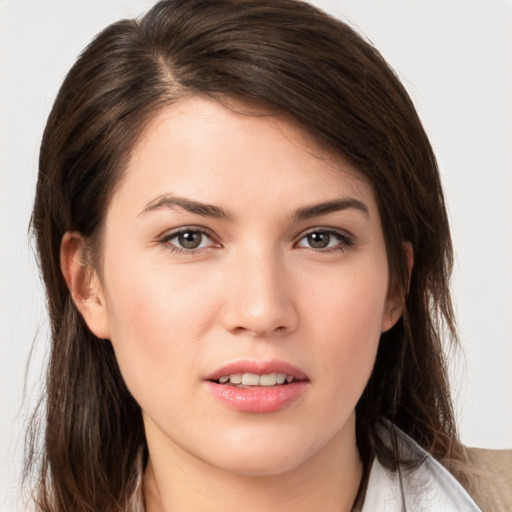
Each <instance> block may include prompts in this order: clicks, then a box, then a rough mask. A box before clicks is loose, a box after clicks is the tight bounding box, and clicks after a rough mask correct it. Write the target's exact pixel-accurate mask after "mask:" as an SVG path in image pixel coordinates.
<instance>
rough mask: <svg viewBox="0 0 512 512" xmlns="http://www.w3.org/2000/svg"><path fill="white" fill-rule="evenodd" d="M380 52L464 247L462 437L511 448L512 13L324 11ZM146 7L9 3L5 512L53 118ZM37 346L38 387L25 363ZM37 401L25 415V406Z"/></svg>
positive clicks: (330, 4)
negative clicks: (409, 102)
mask: <svg viewBox="0 0 512 512" xmlns="http://www.w3.org/2000/svg"><path fill="white" fill-rule="evenodd" d="M313 3H315V4H317V5H319V6H321V7H323V8H325V9H326V10H329V11H330V12H333V13H335V14H337V15H339V16H341V17H342V18H344V19H346V20H348V21H349V22H350V23H351V24H352V25H354V26H355V27H356V28H358V29H359V30H360V31H362V32H363V33H364V34H366V36H367V37H368V38H369V39H370V40H371V41H372V42H373V43H374V44H375V45H376V46H377V48H378V49H379V50H380V51H381V52H382V53H383V55H384V57H385V58H386V59H387V60H388V62H389V63H390V64H391V65H392V66H393V67H394V68H395V70H396V71H397V73H398V75H399V77H400V78H401V79H402V80H403V82H404V83H405V86H406V87H407V89H408V91H409V93H410V94H411V96H412V98H413V101H414V102H415V104H416V106H417V108H418V110H419V112H420V115H421V117H422V119H423V122H424V125H425V127H426V129H427V132H428V133H429V135H430V138H431V142H432V144H433V146H434V149H435V151H436V154H437V156H438V160H439V165H440V168H441V171H442V176H443V181H444V186H445V191H446V195H447V200H448V206H449V213H450V218H451V222H452V229H453V236H454V242H455V249H456V268H455V274H454V295H455V302H456V307H457V311H458V318H459V324H460V333H461V340H462V344H463V348H464V354H465V355H464V357H462V358H461V357H459V358H457V359H455V358H452V361H453V363H452V365H451V374H452V381H453V385H454V396H455V399H456V404H457V412H458V418H459V421H460V428H461V434H462V439H463V441H464V442H466V443H467V444H469V445H474V446H482V447H488V448H505V447H508V448H510V447H512V407H511V392H510V391H511V389H512V372H511V366H512V343H511V342H512V339H511V316H512V293H511V288H512V265H511V262H512V236H511V219H512V206H511V203H512V201H511V192H512V178H511V176H512V173H511V169H512V166H511V164H512V156H511V146H512V94H511V93H512V40H511V39H512V38H511V28H512V2H511V1H510V0H429V1H428V2H425V1H421V0H338V1H336V0H331V1H328V0H323V1H322V0H317V1H315V2H313ZM152 4H153V2H152V1H149V0H144V1H142V0H139V1H135V0H45V1H40V0H0V418H1V423H0V510H1V511H3V512H12V511H13V510H14V508H15V507H14V502H15V496H16V495H17V494H18V491H17V484H18V476H19V473H20V468H21V460H22V442H23V434H24V428H25V426H24V423H25V421H26V418H27V414H28V411H30V409H31V408H32V407H33V404H34V401H35V398H36V397H37V392H38V389H39V386H40V378H41V368H42V366H43V359H44V354H45V350H46V347H47V337H48V333H47V322H46V313H45V307H44V299H43V292H42V288H41V285H40V283H39V279H38V273H37V267H36V264H35V261H34V257H33V253H32V250H31V245H30V241H29V237H28V235H27V226H28V222H29V217H30V210H31V205H32V200H33V194H34V186H35V181H36V173H37V155H38V145H39V142H40V138H41V134H42V130H43V127H44V123H45V119H46V117H47V115H48V113H49V110H50V107H51V105H52V102H53V99H54V97H55V95H56V92H57V89H58V87H59V85H60V83H61V81H62V79H63V77H64V74H65V73H66V71H67V70H68V69H69V67H70V66H71V65H72V63H73V61H74V59H75V58H76V56H77V55H78V53H79V51H80V50H81V49H82V48H83V47H84V46H85V45H86V44H87V43H88V42H89V40H90V39H91V38H92V36H93V35H94V34H95V33H97V32H98V31H99V30H100V29H101V28H103V27H104V26H106V25H107V24H108V23H110V22H112V21H115V20H117V19H120V18H122V17H129V16H133V15H137V14H139V13H141V12H143V11H144V10H145V8H146V7H147V6H149V5H152ZM34 339H35V340H36V344H35V349H34V355H33V363H32V366H31V369H30V371H29V374H28V375H29V378H28V381H27V382H28V385H27V388H26V389H24V381H25V364H26V361H27V357H28V354H29V351H30V347H31V345H32V341H33V340H34ZM25 394H26V396H27V399H26V400H25V402H24V405H23V397H24V395H25Z"/></svg>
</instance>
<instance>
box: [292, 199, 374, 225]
mask: <svg viewBox="0 0 512 512" xmlns="http://www.w3.org/2000/svg"><path fill="white" fill-rule="evenodd" d="M350 208H353V209H355V210H359V211H360V212H362V213H364V214H365V215H366V216H367V217H369V216H370V210H369V209H368V206H366V204H365V203H363V202H362V201H360V200H359V199H355V198H353V197H344V198H341V199H334V200H332V201H326V202H325V203H319V204H314V205H311V206H306V207H305V208H300V209H299V210H297V211H296V212H295V213H294V214H293V217H294V218H295V220H307V219H311V218H312V217H319V216H320V215H327V214H328V213H333V212H337V211H340V210H348V209H350Z"/></svg>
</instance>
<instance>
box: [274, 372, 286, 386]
mask: <svg viewBox="0 0 512 512" xmlns="http://www.w3.org/2000/svg"><path fill="white" fill-rule="evenodd" d="M285 380H286V373H276V382H277V383H278V384H283V382H284V381H285Z"/></svg>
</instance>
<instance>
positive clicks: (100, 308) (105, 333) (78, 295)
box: [60, 231, 110, 339]
mask: <svg viewBox="0 0 512 512" xmlns="http://www.w3.org/2000/svg"><path fill="white" fill-rule="evenodd" d="M86 252H87V251H86V243H85V240H84V237H83V236H82V235H80V233H77V232H75V231H67V232H66V233H65V234H64V236H63V237H62V242H61V245H60V267H61V271H62V274H63V276H64V279H65V281H66V284H67V285H68V288H69V291H70V293H71V297H72V298H73V301H74V303H75V305H76V307H77V309H78V310H79V311H80V313H81V315H82V317H83V318H84V320H85V323H86V324H87V326H88V327H89V329H90V330H91V331H92V333H93V334H94V335H95V336H97V337H98V338H103V339H107V338H110V328H109V322H108V311H107V305H106V301H105V296H104V294H103V289H102V286H101V282H100V279H99V277H98V274H97V272H96V270H95V269H94V268H93V267H92V265H91V263H89V262H88V258H87V257H86V255H87V254H86Z"/></svg>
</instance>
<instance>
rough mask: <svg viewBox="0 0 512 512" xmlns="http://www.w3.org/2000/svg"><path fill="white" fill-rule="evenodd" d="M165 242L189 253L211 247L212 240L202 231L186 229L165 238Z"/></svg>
mask: <svg viewBox="0 0 512 512" xmlns="http://www.w3.org/2000/svg"><path fill="white" fill-rule="evenodd" d="M165 242H167V243H168V244H170V245H173V246H174V247H176V248H177V249H182V250H186V251H191V250H194V249H203V248H205V247H209V246H211V245H212V243H213V241H212V239H211V238H210V237H209V236H208V235H206V234H205V233H203V232H202V231H198V230H193V229H188V230H186V231H181V232H179V233H175V234H172V235H170V236H169V237H167V238H166V240H165Z"/></svg>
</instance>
